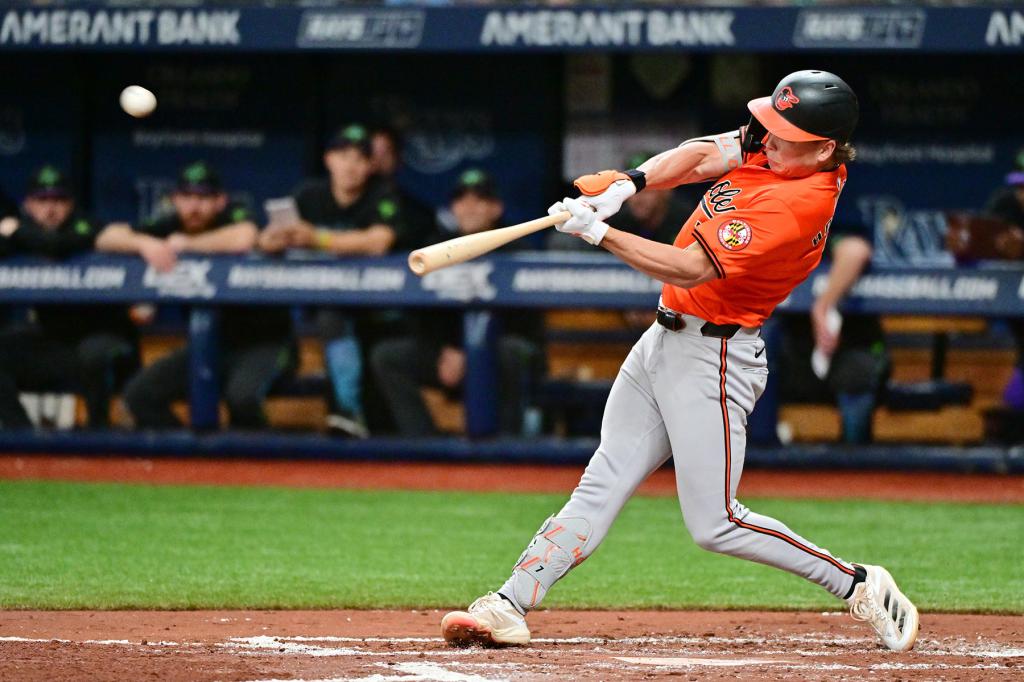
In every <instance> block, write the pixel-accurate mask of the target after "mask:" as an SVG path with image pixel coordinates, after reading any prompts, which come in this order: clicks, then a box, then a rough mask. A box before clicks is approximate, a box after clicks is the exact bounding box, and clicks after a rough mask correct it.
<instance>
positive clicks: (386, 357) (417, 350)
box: [371, 169, 541, 436]
mask: <svg viewBox="0 0 1024 682" xmlns="http://www.w3.org/2000/svg"><path fill="white" fill-rule="evenodd" d="M450 208H451V213H452V216H453V218H454V220H455V223H456V233H455V234H444V233H438V234H437V236H436V237H435V239H434V240H432V241H433V242H435V243H436V242H439V241H443V240H445V239H452V238H454V237H457V236H463V235H467V234H474V233H477V232H484V231H486V230H491V229H494V228H496V227H500V226H501V215H502V213H503V211H504V205H503V204H502V201H501V198H500V197H499V196H498V193H497V190H496V188H495V186H494V182H493V181H492V180H491V178H490V176H489V175H488V174H486V173H485V172H483V171H481V170H476V169H471V170H467V171H466V172H464V173H462V175H461V176H460V177H459V180H458V183H457V184H456V187H455V190H454V192H453V194H452V198H451V205H450ZM518 248H522V244H521V243H517V242H511V243H510V244H508V245H506V246H505V247H503V248H502V249H501V250H502V251H506V250H516V249H518ZM510 312H511V313H513V314H508V315H504V316H503V317H502V320H501V321H502V322H503V323H504V328H503V333H502V334H501V337H500V340H499V347H498V355H499V363H500V375H499V381H500V395H501V410H500V421H499V428H500V430H501V432H502V433H503V434H506V435H519V434H520V433H521V432H522V430H523V416H524V410H525V407H526V401H527V399H528V397H529V396H528V392H529V385H530V383H531V381H532V380H533V379H535V378H536V375H537V373H538V370H539V367H540V351H539V348H538V344H537V339H538V338H539V336H540V333H541V329H540V327H539V324H538V318H537V316H536V315H535V314H531V313H529V312H523V311H510ZM417 317H418V319H417V321H416V322H415V323H413V324H412V325H411V327H412V328H411V329H410V332H411V333H410V334H409V335H407V336H404V337H400V338H393V339H389V340H387V341H383V342H381V343H380V344H378V345H377V347H376V348H374V350H373V353H372V354H371V365H372V366H373V373H374V377H375V378H376V381H377V385H378V386H379V388H380V390H381V392H382V393H383V394H384V396H385V399H386V401H387V404H388V407H389V408H390V410H391V414H392V416H393V417H394V420H395V424H396V425H397V427H398V431H399V433H400V434H401V435H402V436H429V435H435V434H436V433H437V429H436V427H435V425H434V421H433V419H431V416H430V413H429V411H428V410H427V406H426V404H425V403H424V402H423V397H422V395H421V394H420V387H422V386H430V387H434V388H440V389H442V390H443V391H444V392H445V393H447V394H448V395H449V396H450V397H455V396H458V395H459V394H460V392H461V389H462V384H463V379H464V378H465V375H466V352H465V351H464V350H463V348H462V341H463V331H462V311H461V310H451V311H449V310H427V311H424V312H422V313H421V314H420V315H418V316H417Z"/></svg>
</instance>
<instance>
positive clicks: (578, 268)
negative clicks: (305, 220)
mask: <svg viewBox="0 0 1024 682" xmlns="http://www.w3.org/2000/svg"><path fill="white" fill-rule="evenodd" d="M826 276H827V272H826V271H824V270H823V269H822V270H819V271H816V272H815V273H814V274H813V275H812V276H811V277H810V278H809V279H808V280H807V281H806V282H804V283H803V284H802V285H801V286H800V287H799V288H797V289H796V290H795V291H794V292H793V294H792V295H791V296H790V297H789V298H788V299H787V300H786V301H784V302H783V303H782V305H780V307H779V311H780V314H786V313H806V311H808V310H809V308H810V306H811V303H812V301H813V298H814V293H815V291H817V290H818V289H819V288H820V287H822V286H823V284H824V282H825V278H826ZM659 288H660V287H659V285H658V283H657V282H654V281H653V280H650V279H649V278H647V277H646V276H644V275H642V274H639V273H637V272H635V271H633V270H631V269H629V268H628V267H626V266H624V265H623V264H621V263H619V262H618V261H616V260H615V259H614V258H612V257H610V256H608V255H607V254H555V253H527V254H518V255H510V256H495V257H491V258H486V259H481V260H479V261H474V262H470V263H466V264H463V265H459V266H455V267H451V268H447V269H444V270H440V271H437V272H435V273H432V274H431V275H428V276H427V277H424V278H422V279H421V278H419V277H416V276H415V275H413V274H412V273H411V272H410V271H409V270H408V268H407V267H406V264H405V258H404V257H400V256H394V257H384V258H366V259H341V260H339V259H323V258H313V259H310V258H308V257H297V258H285V259H269V258H262V257H232V256H211V257H186V258H183V259H182V261H181V262H180V263H179V264H178V265H177V266H176V267H175V269H174V270H172V271H171V272H169V273H158V272H156V271H154V270H152V269H151V268H149V267H147V265H146V264H145V263H144V262H143V261H142V260H141V259H138V258H134V257H120V256H101V255H89V256H83V257H78V258H74V259H70V260H68V261H62V262H51V261H42V260H38V259H22V258H18V259H10V260H5V261H4V262H3V263H0V298H2V300H3V301H4V302H5V303H9V304H15V305H18V304H20V305H31V304H45V303H48V302H49V303H52V302H55V301H60V302H62V303H83V304H84V303H112V304H116V303H120V304H130V303H140V302H150V303H168V304H178V305H185V306H188V308H189V311H190V312H189V325H188V327H189V329H188V336H189V340H190V342H191V344H192V349H193V353H192V364H191V370H190V386H191V390H190V398H189V403H190V416H191V420H192V429H191V430H188V431H180V432H124V431H121V432H118V431H111V432H84V431H72V432H57V431H52V432H46V431H31V432H14V431H7V432H0V448H2V449H3V450H5V451H15V452H30V451H36V452H41V451H51V452H52V451H68V452H96V453H102V452H107V453H109V452H123V453H178V454H188V453H194V454H202V455H214V454H217V455H253V456H302V457H309V456H314V457H383V458H406V459H408V458H413V459H415V458H442V459H476V460H479V459H496V460H506V461H510V460H512V461H514V460H520V461H522V460H530V461H538V460H540V461H552V460H555V461H582V460H585V458H586V457H588V456H589V454H590V453H591V452H592V450H593V446H594V443H593V441H592V439H552V438H537V439H515V440H501V439H495V438H494V437H493V434H494V433H495V431H496V427H497V396H498V391H497V372H496V363H495V356H494V346H495V344H494V343H493V341H494V338H495V334H496V333H497V332H498V329H497V323H496V318H495V316H494V315H492V311H494V310H496V309H501V308H509V307H514V308H538V309H557V308H597V309H631V308H632V309H636V308H644V307H653V306H654V305H655V304H656V302H657V298H658V291H659ZM225 304H257V305H287V306H293V305H303V306H306V305H309V306H337V307H352V308H367V307H378V308H422V307H449V308H450V307H457V308H461V309H463V310H464V324H463V332H464V337H465V347H466V350H467V364H468V371H467V379H466V385H465V391H464V393H465V409H466V432H467V435H466V437H465V438H441V439H436V440H428V441H422V440H421V441H408V440H405V439H395V438H374V439H370V440H369V441H363V442H352V441H342V440H337V439H331V438H329V437H325V436H322V435H319V434H285V433H266V434H262V433H261V434H245V433H239V432H232V431H223V432H222V431H217V430H216V429H217V427H218V404H219V393H218V387H217V382H216V380H215V377H216V374H215V367H216V362H217V357H218V335H217V320H218V307H219V306H221V305H225ZM844 308H845V309H846V310H848V311H855V312H867V313H879V314H887V313H899V314H908V315H964V316H974V317H978V316H982V317H991V318H1006V317H1018V316H1022V315H1024V267H1021V266H1019V265H1016V266H999V267H996V266H991V267H976V268H959V269H942V268H892V269H888V268H875V269H873V270H872V271H871V272H869V273H867V274H866V275H865V276H864V277H863V278H862V279H861V281H860V282H859V283H858V284H857V286H856V287H855V289H854V290H853V292H852V294H851V295H850V296H849V297H848V298H847V300H846V301H845V303H844ZM751 457H752V460H751V461H753V462H758V461H761V462H773V463H776V464H782V465H786V464H792V465H800V466H804V465H816V466H872V465H875V466H902V467H914V466H930V467H931V466H938V467H955V468H969V469H984V470H992V471H1005V470H1021V469H1022V468H1024V467H1022V461H1021V458H1020V452H1019V451H1018V449H1014V448H1005V447H981V448H941V447H940V448H935V447H931V448H915V447H902V446H884V447H883V446H876V447H872V448H869V449H864V448H844V447H838V446H797V447H793V446H790V447H787V448H783V449H757V448H753V449H752V450H751Z"/></svg>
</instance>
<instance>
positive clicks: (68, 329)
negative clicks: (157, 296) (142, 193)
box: [0, 165, 138, 428]
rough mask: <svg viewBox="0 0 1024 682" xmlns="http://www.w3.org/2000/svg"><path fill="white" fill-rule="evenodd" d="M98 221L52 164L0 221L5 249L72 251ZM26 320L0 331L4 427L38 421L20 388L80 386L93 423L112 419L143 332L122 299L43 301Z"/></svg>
mask: <svg viewBox="0 0 1024 682" xmlns="http://www.w3.org/2000/svg"><path fill="white" fill-rule="evenodd" d="M96 233H97V230H96V226H95V224H94V223H93V222H92V220H90V219H89V218H88V217H87V216H86V215H84V214H83V213H82V212H80V211H79V210H78V209H77V207H76V202H75V198H74V195H73V193H72V191H71V186H70V184H69V182H68V180H67V178H66V176H65V175H64V174H63V173H62V172H61V171H60V170H58V169H57V168H55V167H53V166H49V165H47V166H43V167H42V168H40V169H39V170H38V171H36V172H35V173H34V174H33V175H32V177H31V179H30V181H29V186H28V192H27V194H26V196H25V200H24V202H23V203H22V210H21V213H20V214H19V215H18V216H16V217H14V216H9V217H7V218H4V219H3V220H2V221H0V256H7V255H14V254H26V255H29V254H31V255H37V256H46V257H49V258H65V257H67V256H71V255H74V254H76V253H83V252H86V251H91V250H92V248H93V244H94V242H95V241H96ZM32 317H33V318H34V319H33V320H32V321H31V322H29V323H27V324H15V325H12V326H10V327H8V328H7V329H5V330H4V331H3V332H0V427H2V428H28V427H30V426H31V425H32V424H31V422H30V420H29V418H28V415H27V414H26V413H25V410H24V408H23V407H22V405H21V402H20V401H19V399H18V393H19V392H20V391H53V390H58V391H64V390H69V389H71V390H76V391H78V392H80V393H81V394H82V396H83V397H84V398H85V404H86V408H87V410H88V415H89V425H90V426H93V427H102V426H107V425H108V424H109V403H110V397H111V395H112V393H113V392H114V390H116V388H117V387H118V386H119V385H120V383H121V381H122V380H123V379H124V378H125V377H126V376H127V375H128V374H129V373H130V372H132V371H133V370H134V369H135V367H137V366H138V338H137V333H136V330H135V327H134V325H133V324H132V323H131V320H130V319H129V317H128V313H127V310H126V309H125V308H124V307H122V306H101V305H39V306H35V307H34V308H33V310H32Z"/></svg>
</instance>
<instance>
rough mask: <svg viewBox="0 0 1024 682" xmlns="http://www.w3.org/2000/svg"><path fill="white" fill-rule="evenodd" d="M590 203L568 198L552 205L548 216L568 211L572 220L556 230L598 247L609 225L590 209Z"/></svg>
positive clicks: (560, 224) (558, 226)
mask: <svg viewBox="0 0 1024 682" xmlns="http://www.w3.org/2000/svg"><path fill="white" fill-rule="evenodd" d="M588 202H589V199H588V200H587V201H583V200H582V199H570V198H569V197H566V198H565V199H562V200H561V201H559V202H557V203H555V204H552V205H551V208H549V209H548V215H554V214H556V213H561V212H562V211H568V212H569V213H571V214H572V218H569V220H567V221H565V222H564V223H559V224H557V225H555V229H556V230H558V231H559V232H565V233H567V234H572V235H575V236H577V237H579V238H580V239H582V240H583V241H585V242H587V243H588V244H593V245H594V246H597V245H598V244H600V243H601V240H602V239H604V235H605V234H606V233H607V232H608V224H607V223H605V222H603V221H601V220H598V219H597V213H595V212H594V209H592V208H591V207H590V204H589V203H588Z"/></svg>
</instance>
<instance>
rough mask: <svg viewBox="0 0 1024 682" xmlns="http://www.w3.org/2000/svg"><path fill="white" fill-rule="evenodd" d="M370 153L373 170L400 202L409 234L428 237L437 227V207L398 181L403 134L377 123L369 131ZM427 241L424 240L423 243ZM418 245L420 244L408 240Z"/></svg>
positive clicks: (425, 238)
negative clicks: (406, 189) (407, 189)
mask: <svg viewBox="0 0 1024 682" xmlns="http://www.w3.org/2000/svg"><path fill="white" fill-rule="evenodd" d="M370 148H371V150H372V156H371V157H370V162H371V165H372V166H373V174H374V175H375V176H376V177H378V178H380V179H381V180H383V181H384V182H386V183H388V185H389V187H390V188H391V190H392V192H394V193H395V195H396V196H397V197H398V200H399V202H400V203H401V213H402V218H403V220H404V222H405V224H406V226H407V229H408V231H409V233H410V235H415V236H416V237H418V238H419V239H420V240H427V239H430V238H431V237H433V236H434V234H435V232H436V231H437V218H436V215H435V214H436V211H435V210H434V208H433V207H432V206H429V205H427V204H426V203H424V202H422V201H420V200H419V199H417V198H416V197H415V196H413V195H412V194H411V193H409V192H407V191H405V190H404V189H403V188H402V187H401V185H399V183H398V172H399V171H400V170H401V168H402V138H401V136H400V135H399V134H398V131H397V130H395V129H394V128H392V127H390V126H377V127H376V128H374V129H373V132H372V133H371V135H370ZM425 243H426V242H424V244H425ZM409 246H410V248H412V247H413V246H420V244H415V245H413V244H410V245H409Z"/></svg>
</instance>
